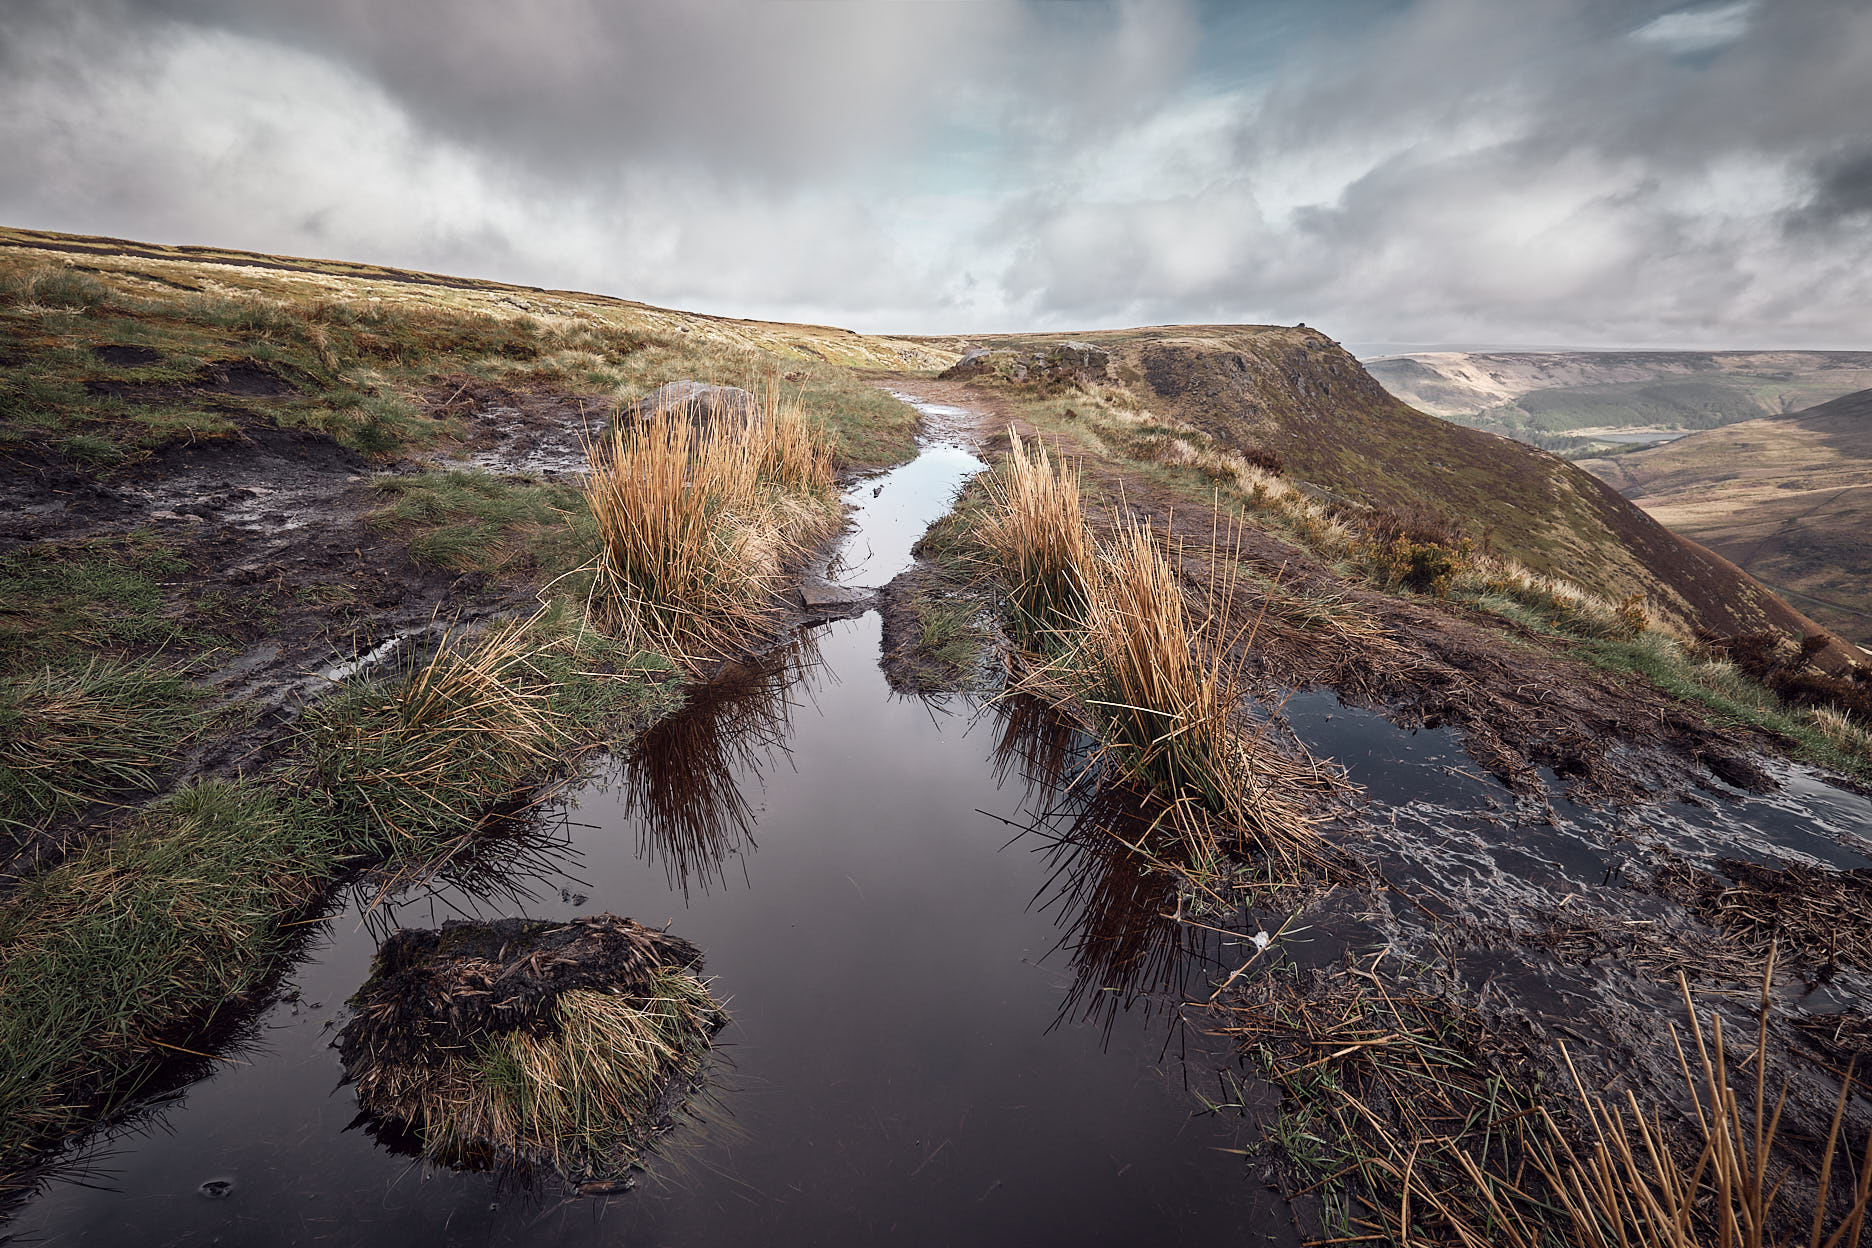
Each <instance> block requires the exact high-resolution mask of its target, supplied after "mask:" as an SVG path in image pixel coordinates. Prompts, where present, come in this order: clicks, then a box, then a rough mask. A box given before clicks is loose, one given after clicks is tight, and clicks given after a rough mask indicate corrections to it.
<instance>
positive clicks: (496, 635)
mask: <svg viewBox="0 0 1872 1248" xmlns="http://www.w3.org/2000/svg"><path fill="white" fill-rule="evenodd" d="M530 633H531V621H514V622H509V623H507V624H505V625H501V626H498V627H495V628H493V629H490V630H489V631H488V632H487V633H485V634H484V635H483V636H481V637H480V638H479V639H478V640H473V641H470V640H468V639H466V638H464V637H462V636H460V635H449V636H445V637H444V638H443V640H442V642H441V644H439V645H438V646H436V648H435V649H434V651H433V652H432V653H431V654H430V655H429V656H428V657H427V658H426V659H424V660H422V661H421V662H419V663H417V664H416V665H415V666H414V667H413V668H411V669H410V670H409V671H408V672H407V673H406V674H405V675H404V676H402V677H401V678H399V679H396V680H392V681H389V682H386V683H378V684H363V685H358V686H356V687H353V688H348V689H343V690H340V691H338V692H336V693H334V694H333V695H332V696H330V697H328V698H326V699H324V700H323V701H321V702H319V703H318V704H317V705H316V706H314V707H313V708H312V709H311V710H310V711H309V712H308V713H307V714H306V716H305V720H304V724H303V727H302V728H301V736H302V741H303V745H304V749H305V754H306V758H307V770H308V773H309V775H308V780H309V783H310V784H311V785H312V787H313V788H314V789H315V790H316V791H317V792H318V793H319V795H320V799H321V800H322V801H323V802H325V803H326V804H327V805H329V806H330V807H331V808H332V809H333V810H334V811H335V812H336V813H337V815H338V817H339V818H341V819H343V820H344V821H345V822H347V823H348V824H350V825H352V826H354V827H355V828H356V829H357V832H356V834H355V836H356V840H357V841H358V843H359V844H360V845H361V846H365V847H369V849H370V850H372V851H374V852H375V853H377V854H380V855H390V854H398V853H422V852H424V851H425V850H429V851H433V850H434V849H435V848H437V847H439V846H440V845H441V844H443V843H445V842H446V841H447V840H448V839H450V838H451V837H453V836H456V835H459V834H460V833H462V832H465V831H468V830H470V829H471V828H472V827H473V826H474V823H475V821H476V820H477V819H478V818H479V817H480V815H481V814H482V813H483V812H485V811H486V810H487V809H488V808H489V807H490V806H491V805H493V804H495V803H497V802H499V801H502V800H504V799H506V798H508V797H510V796H512V795H513V794H515V793H516V792H518V791H519V790H520V789H521V788H522V787H523V786H524V783H525V782H526V781H527V780H528V779H529V778H530V777H534V776H537V775H538V774H540V773H541V772H543V771H545V770H546V769H547V768H548V767H549V766H550V765H551V763H552V762H553V761H554V759H555V758H556V756H557V755H556V749H557V747H558V746H559V745H560V744H561V739H562V736H563V729H562V725H561V722H560V716H559V714H558V713H557V712H556V711H555V709H554V707H553V705H552V702H551V696H550V690H549V689H548V688H547V686H546V684H545V682H544V681H543V680H541V679H540V678H539V672H538V669H537V667H536V666H535V663H534V654H535V647H534V645H533V644H532V639H531V636H530Z"/></svg>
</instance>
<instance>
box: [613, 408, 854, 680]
mask: <svg viewBox="0 0 1872 1248" xmlns="http://www.w3.org/2000/svg"><path fill="white" fill-rule="evenodd" d="M586 458H587V461H588V465H589V470H590V471H589V475H588V477H587V478H586V482H585V486H584V493H585V498H586V502H587V503H588V504H589V505H590V507H591V512H592V516H593V518H594V519H595V520H596V521H597V525H598V532H599V537H600V539H601V549H600V552H599V555H598V558H597V559H596V561H595V563H594V565H593V567H594V570H595V572H596V576H597V582H596V586H595V591H594V595H593V603H594V607H595V608H596V610H597V613H598V614H599V615H600V616H601V617H602V618H604V619H605V620H606V622H607V624H608V625H609V626H611V627H612V628H614V629H615V630H617V631H619V632H621V633H623V634H624V635H626V636H627V637H629V638H631V639H632V640H633V641H635V642H636V643H638V644H641V645H643V646H644V647H645V648H648V649H651V650H656V651H659V652H661V653H664V654H667V655H669V656H670V657H671V658H674V659H677V660H679V661H682V662H684V663H686V664H689V665H690V666H692V667H693V666H696V665H699V664H701V663H703V662H706V661H709V660H713V659H720V658H725V657H728V656H729V655H732V654H734V653H736V652H738V651H739V650H740V649H742V648H743V647H744V646H745V644H746V642H747V640H748V638H749V637H750V636H751V635H752V634H753V633H754V632H755V631H756V630H757V629H758V627H759V625H760V623H761V620H762V618H763V616H764V615H765V613H766V611H767V609H768V607H769V606H770V604H771V602H772V600H773V596H774V593H775V591H776V590H777V589H778V588H779V583H780V575H781V572H782V568H783V566H784V565H785V563H786V562H787V560H789V559H790V558H792V557H794V556H796V555H797V554H798V553H799V552H800V551H801V550H802V549H803V548H805V547H806V546H808V545H810V544H811V542H813V541H815V540H818V539H819V538H822V537H823V536H825V535H827V534H828V533H829V532H831V530H832V526H833V524H834V523H835V520H836V516H837V504H836V502H835V501H834V500H833V499H832V498H831V485H832V458H831V453H830V451H829V450H828V449H827V447H826V445H825V442H824V439H823V437H822V436H821V434H820V433H819V431H818V430H817V429H816V428H815V427H813V426H812V425H811V424H810V423H809V422H807V420H806V419H805V417H804V416H802V415H801V414H800V413H799V412H798V410H797V409H795V408H792V407H789V406H786V405H784V404H782V403H781V402H780V399H779V396H778V393H777V391H773V390H770V391H769V393H768V395H767V399H766V402H765V405H764V408H763V411H762V413H761V414H760V415H759V417H757V418H755V419H752V420H749V419H745V418H742V417H740V416H737V415H735V414H732V413H729V412H728V411H726V410H720V411H715V412H711V413H709V415H708V418H707V419H705V420H703V421H702V422H700V423H699V424H698V423H696V422H692V421H691V420H689V419H687V418H686V417H685V416H684V415H683V414H682V413H681V412H662V413H658V414H655V415H653V416H651V417H650V418H649V419H647V420H646V421H645V422H644V423H643V424H642V425H640V426H637V427H635V428H626V427H624V424H623V422H621V421H613V422H612V426H611V429H610V431H609V432H608V433H607V434H606V435H604V436H603V437H600V438H599V439H597V440H595V441H593V442H591V443H589V444H588V445H587V447H586Z"/></svg>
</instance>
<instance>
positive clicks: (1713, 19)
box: [1631, 0, 1755, 55]
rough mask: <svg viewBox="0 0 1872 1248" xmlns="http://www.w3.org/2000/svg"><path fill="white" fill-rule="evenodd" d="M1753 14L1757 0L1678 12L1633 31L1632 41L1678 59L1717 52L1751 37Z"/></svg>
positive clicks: (1667, 14) (1651, 21) (1663, 16)
mask: <svg viewBox="0 0 1872 1248" xmlns="http://www.w3.org/2000/svg"><path fill="white" fill-rule="evenodd" d="M1754 14H1755V3H1754V0H1742V3H1739V4H1725V5H1721V6H1718V7H1716V8H1711V9H1679V10H1678V11H1677V12H1675V13H1665V14H1661V15H1660V16H1658V17H1654V18H1652V19H1651V20H1650V21H1648V22H1646V23H1645V24H1644V25H1643V26H1640V27H1639V28H1638V29H1637V30H1634V31H1632V33H1631V37H1632V38H1633V39H1634V40H1636V41H1637V42H1639V43H1648V44H1653V45H1655V46H1657V47H1660V48H1663V49H1664V50H1665V51H1667V52H1674V53H1677V54H1679V55H1689V54H1694V53H1698V52H1714V51H1715V50H1716V49H1718V48H1726V47H1728V46H1729V45H1730V44H1732V43H1735V42H1736V41H1737V40H1739V39H1741V38H1742V37H1743V36H1744V35H1746V34H1748V31H1749V22H1750V20H1751V19H1752V18H1753V17H1754Z"/></svg>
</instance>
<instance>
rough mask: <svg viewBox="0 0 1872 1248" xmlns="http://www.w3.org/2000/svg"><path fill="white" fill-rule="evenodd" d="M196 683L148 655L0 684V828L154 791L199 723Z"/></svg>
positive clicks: (41, 822) (25, 826) (20, 827)
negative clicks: (148, 658)
mask: <svg viewBox="0 0 1872 1248" xmlns="http://www.w3.org/2000/svg"><path fill="white" fill-rule="evenodd" d="M200 696H201V695H200V691H199V690H198V689H197V688H196V687H195V686H194V685H193V684H192V683H191V682H190V681H189V680H188V679H187V678H186V677H184V676H182V675H181V674H180V673H178V672H176V671H174V670H171V669H169V668H165V667H161V666H158V665H156V664H154V663H151V662H140V663H124V662H115V661H107V660H101V659H97V660H93V661H92V662H90V663H89V664H87V665H86V666H84V667H81V668H63V669H60V668H50V667H48V668H44V669H42V670H40V671H38V672H36V673H33V674H30V675H27V676H25V677H24V678H22V679H19V680H16V681H9V682H7V684H6V685H5V686H4V687H0V831H6V832H10V833H12V834H14V835H16V836H17V835H20V834H22V833H24V832H28V831H30V830H32V829H34V828H38V827H43V826H45V825H46V824H47V823H50V822H51V821H53V820H55V819H59V818H62V817H65V816H69V815H72V814H75V813H77V812H78V811H80V810H82V809H84V808H85V807H86V806H87V805H89V804H90V803H92V802H94V801H100V800H105V799H108V798H111V797H117V796H127V795H130V794H137V793H142V794H148V793H153V792H155V791H156V790H157V789H158V787H159V784H160V782H161V780H162V778H163V777H164V775H166V774H167V772H168V771H169V769H170V768H171V767H173V766H174V764H175V762H176V759H177V757H178V756H179V753H180V751H181V748H182V746H183V745H184V744H185V743H186V742H187V740H188V739H189V737H190V736H192V735H193V734H194V733H195V731H196V730H197V729H198V728H199V727H200V724H201V716H200V714H199V711H198V709H197V708H198V703H199V701H200Z"/></svg>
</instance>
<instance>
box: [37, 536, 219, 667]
mask: <svg viewBox="0 0 1872 1248" xmlns="http://www.w3.org/2000/svg"><path fill="white" fill-rule="evenodd" d="M187 571H188V565H187V564H186V563H185V562H184V561H183V560H182V559H181V558H180V557H179V556H177V554H176V553H175V552H174V551H173V550H171V549H170V548H169V547H167V546H165V545H163V544H162V543H161V542H159V541H157V540H156V539H155V538H152V537H149V536H148V535H146V534H138V533H132V534H128V535H126V536H123V537H116V538H98V539H94V540H87V541H79V542H65V543H49V542H48V543H40V544H38V545H34V546H27V547H23V548H21V549H18V550H15V551H13V552H11V553H9V554H6V555H0V671H7V670H17V669H19V668H22V667H30V666H38V665H40V664H41V663H43V662H46V661H51V660H59V659H66V658H69V657H71V656H73V655H75V654H80V653H86V652H95V651H99V650H134V651H149V650H158V649H164V648H174V649H180V650H183V651H186V652H188V653H190V654H198V653H200V652H201V651H203V650H207V649H212V648H214V647H215V646H218V645H219V644H220V639H219V638H218V637H216V636H214V635H212V634H210V633H207V632H204V631H203V630H202V629H201V628H199V627H198V626H196V625H194V624H191V623H190V622H189V621H188V620H186V619H179V618H177V617H176V615H175V614H174V613H172V612H171V611H170V610H169V606H168V601H167V597H166V595H165V594H164V582H165V581H166V580H169V579H172V578H178V577H180V576H182V575H183V574H185V573H186V572H187Z"/></svg>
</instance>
